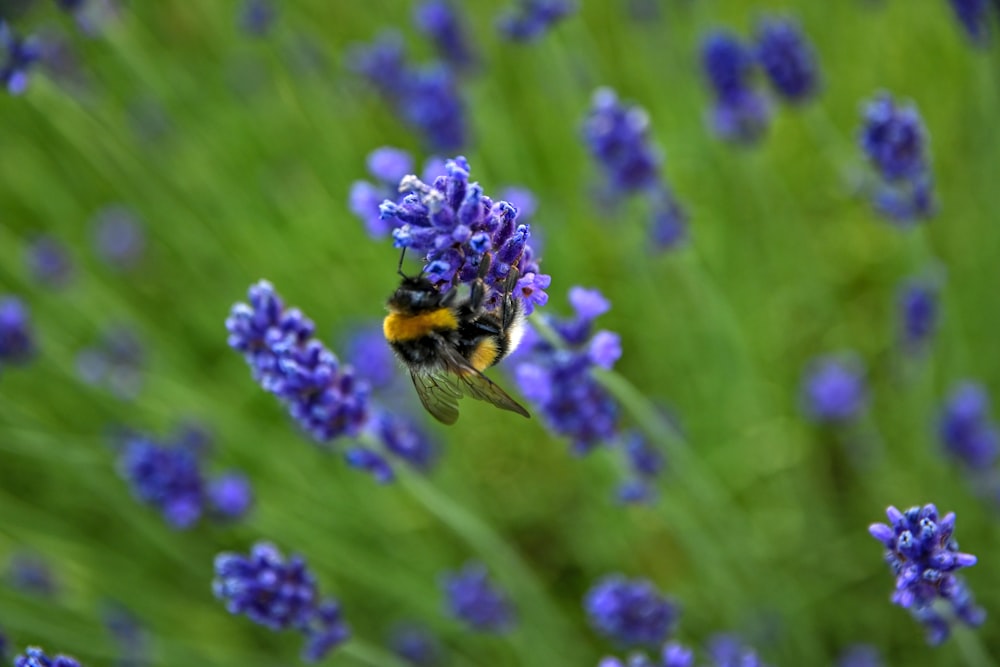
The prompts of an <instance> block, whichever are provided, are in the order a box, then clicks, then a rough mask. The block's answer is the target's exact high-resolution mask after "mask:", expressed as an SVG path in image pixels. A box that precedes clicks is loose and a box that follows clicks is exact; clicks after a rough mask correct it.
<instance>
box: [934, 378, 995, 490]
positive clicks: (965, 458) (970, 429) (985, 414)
mask: <svg viewBox="0 0 1000 667" xmlns="http://www.w3.org/2000/svg"><path fill="white" fill-rule="evenodd" d="M989 410H990V407H989V396H988V395H987V393H986V388H985V387H983V386H982V385H980V384H976V383H974V382H965V383H963V384H961V385H959V386H958V387H956V388H955V389H954V390H953V391H952V392H951V395H950V396H949V397H948V400H947V401H946V402H945V405H944V408H943V409H942V411H941V416H940V418H939V420H938V434H939V436H940V438H941V442H942V444H943V445H944V449H945V452H947V453H948V454H949V455H950V456H952V457H953V458H955V459H957V460H958V461H959V462H961V463H962V464H963V465H964V466H965V467H966V468H967V469H968V470H969V471H970V472H977V473H978V472H979V471H982V470H985V469H988V468H990V467H991V466H992V465H993V464H994V463H996V460H997V455H998V454H1000V432H998V431H997V427H996V425H995V424H994V423H993V420H992V419H990V415H989Z"/></svg>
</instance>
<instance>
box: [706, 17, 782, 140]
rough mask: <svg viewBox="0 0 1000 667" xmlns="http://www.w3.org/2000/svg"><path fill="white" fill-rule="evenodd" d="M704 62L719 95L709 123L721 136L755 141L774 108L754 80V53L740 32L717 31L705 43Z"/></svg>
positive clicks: (715, 91) (711, 86)
mask: <svg viewBox="0 0 1000 667" xmlns="http://www.w3.org/2000/svg"><path fill="white" fill-rule="evenodd" d="M701 62H702V68H703V69H704V71H705V76H706V79H707V80H708V84H709V87H710V88H711V89H712V93H713V96H714V98H715V101H714V105H713V107H712V111H711V113H710V115H709V125H710V126H711V128H712V130H713V131H714V132H715V133H716V134H717V135H718V136H719V138H721V139H724V140H726V141H733V142H737V143H747V144H749V143H754V142H755V141H757V140H758V139H760V138H761V137H762V136H763V135H764V132H765V131H766V130H767V126H768V122H769V118H770V109H769V108H768V105H767V101H766V100H765V99H764V97H763V96H762V95H760V94H759V93H758V92H757V91H756V90H754V88H753V86H752V82H751V78H752V76H753V68H754V55H753V52H752V50H751V48H750V47H749V46H747V45H745V44H744V43H743V42H742V41H741V40H740V39H739V37H737V36H736V35H734V34H732V33H730V32H726V31H722V30H716V31H713V32H711V33H709V34H708V35H707V36H706V37H705V38H704V40H703V41H702V44H701Z"/></svg>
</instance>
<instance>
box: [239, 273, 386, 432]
mask: <svg viewBox="0 0 1000 667" xmlns="http://www.w3.org/2000/svg"><path fill="white" fill-rule="evenodd" d="M249 300H250V303H249V305H248V304H245V303H238V304H236V305H235V306H233V308H232V310H231V311H230V314H229V317H228V318H227V319H226V329H227V330H228V331H229V346H230V347H232V348H233V349H235V350H238V351H240V352H242V353H243V357H244V359H246V362H247V364H248V365H249V366H250V369H251V372H252V373H253V377H254V379H255V380H256V381H257V382H258V383H260V385H261V386H262V387H263V388H264V389H265V390H266V391H269V392H271V393H272V394H274V395H275V396H276V397H277V398H278V400H280V401H281V402H282V403H284V405H285V407H286V408H287V409H288V413H289V414H290V415H291V416H292V418H293V419H295V420H296V421H297V422H298V423H299V425H301V426H302V428H303V429H304V430H305V431H306V432H307V433H309V434H310V435H311V436H312V437H313V439H314V440H316V441H317V442H319V443H327V442H329V441H331V440H333V439H334V438H337V437H340V436H342V435H346V436H356V435H358V433H360V432H361V429H362V427H363V426H364V423H365V421H366V420H367V418H368V386H367V385H366V384H365V383H364V382H363V381H360V380H358V379H356V378H355V377H354V373H353V371H352V370H351V368H350V367H349V366H344V367H341V366H340V363H339V362H338V361H337V357H336V356H334V354H333V353H332V352H331V351H330V350H328V349H327V348H326V346H325V345H323V343H321V342H320V341H319V340H318V339H316V338H315V336H314V333H315V327H314V325H313V323H312V321H311V320H310V319H308V318H307V317H305V316H304V315H303V314H302V313H301V312H300V311H299V310H297V309H295V308H286V307H285V305H284V303H283V302H282V300H281V297H280V296H278V294H277V293H276V292H275V291H274V287H273V286H272V285H271V283H269V282H267V281H264V280H262V281H260V282H259V283H257V284H256V285H254V286H252V287H251V288H250V292H249Z"/></svg>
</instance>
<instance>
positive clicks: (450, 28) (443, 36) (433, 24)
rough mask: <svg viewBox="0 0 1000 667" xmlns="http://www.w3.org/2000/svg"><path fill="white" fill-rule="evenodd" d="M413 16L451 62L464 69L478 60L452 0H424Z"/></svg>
mask: <svg viewBox="0 0 1000 667" xmlns="http://www.w3.org/2000/svg"><path fill="white" fill-rule="evenodd" d="M413 17H414V20H415V22H416V24H417V28H419V29H420V31H421V32H423V33H424V34H426V35H427V36H428V37H430V39H431V41H432V42H433V43H434V48H435V50H436V51H437V52H438V55H440V56H441V57H442V58H444V60H445V61H446V62H447V63H448V64H449V65H451V66H452V67H455V68H457V69H464V68H468V67H471V66H472V65H474V64H475V63H476V54H475V52H474V51H473V49H472V47H471V46H470V45H469V39H468V37H467V36H466V33H465V28H464V26H463V25H462V21H461V17H460V16H459V15H458V10H457V8H456V6H455V5H454V4H453V1H452V0H424V2H422V3H421V4H419V5H417V8H416V9H415V10H414V14H413Z"/></svg>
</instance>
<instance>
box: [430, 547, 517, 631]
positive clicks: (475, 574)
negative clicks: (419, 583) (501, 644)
mask: <svg viewBox="0 0 1000 667" xmlns="http://www.w3.org/2000/svg"><path fill="white" fill-rule="evenodd" d="M441 585H442V587H443V588H444V593H445V601H446V604H447V607H448V611H449V612H450V613H451V615H452V616H454V617H455V618H456V619H458V620H459V621H461V622H463V623H465V624H466V625H467V626H468V627H469V629H471V630H476V631H478V632H492V633H502V632H506V631H508V630H510V629H511V628H512V627H513V625H514V623H515V617H514V608H513V606H512V605H511V602H510V600H509V599H508V598H507V596H506V595H504V593H503V592H502V591H500V590H499V589H498V588H497V587H496V586H495V585H494V584H493V582H492V581H490V578H489V574H488V573H487V572H486V568H485V567H484V566H483V565H481V564H479V563H469V564H468V565H466V566H465V567H464V568H463V569H462V570H461V571H459V572H454V573H448V574H446V575H445V577H444V579H443V580H442V582H441Z"/></svg>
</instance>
